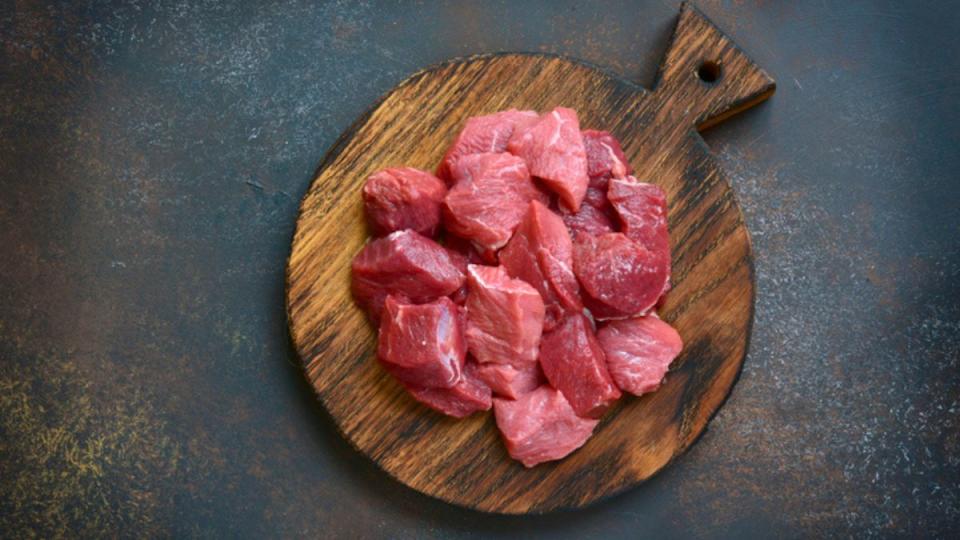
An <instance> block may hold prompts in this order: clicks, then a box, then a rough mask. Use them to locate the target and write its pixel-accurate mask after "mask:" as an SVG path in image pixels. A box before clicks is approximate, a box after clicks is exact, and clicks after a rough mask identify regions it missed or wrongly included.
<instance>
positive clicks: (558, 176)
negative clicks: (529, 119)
mask: <svg viewBox="0 0 960 540" xmlns="http://www.w3.org/2000/svg"><path fill="white" fill-rule="evenodd" d="M507 150H508V151H509V152H510V153H511V154H515V155H517V156H520V157H522V158H523V160H524V161H525V162H526V163H527V167H528V168H529V169H530V174H532V175H534V176H536V177H538V178H540V179H541V180H543V182H544V183H545V184H547V186H548V187H549V188H550V189H552V190H553V191H555V192H556V193H557V195H559V196H560V201H561V203H562V204H563V205H564V206H566V207H567V209H569V210H573V211H577V210H578V209H579V208H580V203H581V202H582V201H583V196H584V195H585V194H586V192H587V182H588V181H589V178H588V177H587V152H586V150H585V149H584V146H583V136H582V135H581V134H580V121H579V120H578V119H577V111H574V110H573V109H566V108H564V107H557V108H556V109H554V110H552V111H550V112H549V113H547V114H544V115H543V116H541V117H540V119H539V120H537V121H536V122H535V123H534V124H533V125H531V126H530V127H528V128H526V129H518V130H516V131H514V133H513V136H512V137H510V142H509V143H508V144H507Z"/></svg>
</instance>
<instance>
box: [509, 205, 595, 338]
mask: <svg viewBox="0 0 960 540" xmlns="http://www.w3.org/2000/svg"><path fill="white" fill-rule="evenodd" d="M500 263H501V264H503V266H504V268H506V269H507V272H509V273H510V275H511V276H514V277H517V278H520V279H522V280H524V281H526V282H527V283H529V284H531V285H533V286H534V287H535V288H536V289H537V291H538V292H539V293H540V296H542V297H543V302H544V305H545V307H546V320H545V323H546V327H547V329H550V328H553V326H554V325H555V324H556V323H557V321H559V320H560V319H562V318H563V315H564V313H566V312H567V311H580V310H581V309H583V304H581V302H580V298H579V296H578V293H579V289H580V287H579V285H578V284H577V278H576V276H574V274H573V243H572V242H571V240H570V233H569V232H567V228H566V226H565V225H564V223H563V220H562V219H560V217H559V216H557V215H556V214H554V213H553V212H552V211H550V209H549V208H547V207H546V206H544V205H543V204H541V203H540V202H537V201H534V202H531V203H530V206H529V209H528V210H527V213H526V215H525V216H524V218H523V221H521V222H520V225H519V226H518V227H517V231H516V233H514V235H513V238H511V239H510V242H509V243H507V245H506V247H504V248H503V250H501V251H500Z"/></svg>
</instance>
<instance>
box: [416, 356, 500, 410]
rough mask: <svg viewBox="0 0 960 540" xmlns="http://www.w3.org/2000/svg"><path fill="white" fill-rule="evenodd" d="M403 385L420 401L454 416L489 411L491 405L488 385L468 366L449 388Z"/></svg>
mask: <svg viewBox="0 0 960 540" xmlns="http://www.w3.org/2000/svg"><path fill="white" fill-rule="evenodd" d="M404 387H405V388H406V389H407V391H408V392H410V395H411V396H413V398H414V399H416V400H417V401H419V402H420V403H423V404H424V405H426V406H427V407H430V408H431V409H433V410H435V411H438V412H441V413H443V414H446V415H447V416H453V417H454V418H464V417H466V416H469V415H471V414H473V413H475V412H477V411H489V410H490V406H491V398H492V394H491V392H490V387H489V386H487V384H486V383H484V382H483V381H482V380H480V379H479V378H478V377H477V376H476V375H475V374H474V373H473V372H472V369H471V368H470V367H469V366H467V367H466V368H465V369H464V371H463V376H462V377H460V380H459V381H458V382H457V384H455V385H453V387H451V388H429V387H427V388H424V387H417V386H412V385H406V384H405V385H404Z"/></svg>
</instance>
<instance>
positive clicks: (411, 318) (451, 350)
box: [377, 296, 467, 388]
mask: <svg viewBox="0 0 960 540" xmlns="http://www.w3.org/2000/svg"><path fill="white" fill-rule="evenodd" d="M457 309H458V308H457V306H456V304H454V303H453V302H452V301H451V300H450V299H449V298H440V299H439V300H436V301H434V302H430V303H427V304H407V303H403V302H400V301H398V300H397V299H396V298H394V297H393V296H388V297H387V299H386V302H385V305H384V312H383V321H382V322H381V324H380V336H379V342H378V344H377V358H378V359H379V360H380V363H381V364H382V365H383V367H384V368H386V370H387V371H389V372H390V373H391V374H393V376H395V377H396V378H397V379H399V380H400V381H401V382H403V383H404V384H407V385H412V386H416V387H420V388H451V387H453V386H455V385H456V384H457V383H459V382H460V379H461V376H462V373H463V363H464V359H465V357H466V354H467V351H466V342H465V339H464V335H463V324H462V319H461V317H460V315H459V313H458V311H457Z"/></svg>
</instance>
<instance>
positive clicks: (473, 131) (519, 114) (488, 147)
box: [437, 109, 539, 182]
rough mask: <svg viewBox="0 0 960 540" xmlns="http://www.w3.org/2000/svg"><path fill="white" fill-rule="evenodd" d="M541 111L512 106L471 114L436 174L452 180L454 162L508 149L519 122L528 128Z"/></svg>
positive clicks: (521, 125) (522, 126)
mask: <svg viewBox="0 0 960 540" xmlns="http://www.w3.org/2000/svg"><path fill="white" fill-rule="evenodd" d="M537 118H539V115H537V113H536V112H534V111H518V110H516V109H510V110H508V111H500V112H498V113H493V114H487V115H484V116H474V117H472V118H468V119H467V122H466V124H464V126H463V129H462V130H460V133H459V134H458V135H457V138H456V139H454V140H453V144H451V145H450V148H448V149H447V152H446V154H444V156H443V160H441V161H440V165H439V166H438V167H437V176H439V177H440V178H442V179H444V180H446V181H448V182H449V181H452V180H453V177H452V176H451V173H450V171H451V168H452V165H453V163H454V162H456V161H457V160H458V159H460V158H462V157H463V156H466V155H470V154H484V153H491V152H493V153H499V152H505V151H506V150H507V141H509V140H510V136H511V135H513V131H514V129H515V128H516V127H517V126H520V127H521V128H525V127H526V126H528V125H530V124H532V123H533V122H536V120H537Z"/></svg>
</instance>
